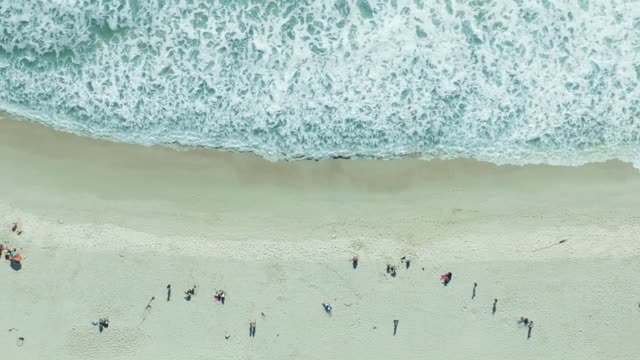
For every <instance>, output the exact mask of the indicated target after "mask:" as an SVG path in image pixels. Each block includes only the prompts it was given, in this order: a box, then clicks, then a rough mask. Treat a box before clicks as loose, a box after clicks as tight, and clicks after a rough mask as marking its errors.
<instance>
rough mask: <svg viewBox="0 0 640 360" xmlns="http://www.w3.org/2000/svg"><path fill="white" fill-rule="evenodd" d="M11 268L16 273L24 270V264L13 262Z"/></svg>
mask: <svg viewBox="0 0 640 360" xmlns="http://www.w3.org/2000/svg"><path fill="white" fill-rule="evenodd" d="M11 268H12V269H13V270H15V271H19V270H20V269H22V263H21V262H20V261H18V260H11Z"/></svg>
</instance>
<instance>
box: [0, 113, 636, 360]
mask: <svg viewBox="0 0 640 360" xmlns="http://www.w3.org/2000/svg"><path fill="white" fill-rule="evenodd" d="M1 117H2V118H1V119H0V168H1V169H2V172H1V173H0V225H1V227H0V241H2V242H7V243H9V244H10V245H11V246H15V247H18V248H20V249H21V250H20V252H21V253H22V254H23V255H24V257H25V260H24V261H23V264H24V266H23V269H22V270H21V271H19V272H15V271H13V270H12V269H11V268H10V267H9V264H8V262H6V261H4V260H2V261H0V289H1V290H0V308H1V309H2V311H1V312H0V326H1V328H0V348H2V349H3V358H5V357H6V358H7V359H17V358H20V359H190V360H191V359H213V358H217V359H447V360H449V359H451V360H453V359H476V360H477V359H513V358H518V359H581V360H584V359H638V357H639V356H640V355H639V354H640V340H638V334H639V333H640V307H639V303H640V282H639V281H638V280H637V276H638V273H639V270H640V261H639V255H640V241H638V235H639V232H640V225H639V224H640V221H639V220H640V200H639V198H638V194H639V193H640V173H638V171H637V170H636V169H634V168H632V167H631V166H629V165H626V164H621V163H616V162H610V163H606V164H597V165H589V166H583V167H576V168H569V167H549V166H525V167H514V166H502V167H498V166H494V165H489V164H484V163H478V162H475V161H467V160H460V161H443V162H424V161H415V160H394V161H364V160H332V161H320V162H312V161H305V162H292V163H272V162H268V161H265V160H262V159H260V158H257V157H255V156H253V155H250V154H228V153H221V152H217V151H210V150H192V151H175V150H172V149H169V148H162V147H152V148H146V147H141V146H133V145H126V144H115V143H111V142H107V141H100V140H94V139H87V138H81V137H77V136H73V135H70V134H65V133H59V132H55V131H53V130H50V129H46V128H43V127H40V126H37V125H33V124H30V123H26V122H18V121H15V120H13V119H10V118H9V117H8V116H6V115H3V116H1ZM14 221H19V222H20V224H21V225H22V227H23V229H24V234H23V235H21V236H16V235H15V234H13V233H11V231H10V224H11V223H12V222H14ZM563 239H566V242H564V243H562V244H559V245H556V246H551V247H548V248H545V247H547V246H549V245H552V244H555V243H558V242H559V241H560V240H563ZM538 249H540V250H538ZM354 254H358V255H359V256H360V259H361V260H360V266H359V267H358V269H357V270H353V269H352V268H351V263H350V262H349V259H350V258H351V256H353V255H354ZM402 256H410V257H411V259H412V264H411V268H410V269H408V270H406V269H404V268H402V267H400V269H399V271H398V276H397V277H396V278H391V277H390V276H388V275H386V274H385V271H384V270H385V266H386V264H387V263H394V264H399V259H400V257H402ZM423 268H424V270H423ZM447 271H451V272H453V275H454V276H453V281H452V282H451V284H450V285H449V286H448V287H443V286H442V285H441V284H440V282H439V277H440V274H442V273H444V272H447ZM474 282H477V283H478V289H477V296H476V297H475V299H471V295H472V289H473V283H474ZM167 284H171V285H172V289H173V294H172V299H171V301H170V302H167V301H166V285H167ZM194 284H196V285H197V293H196V296H195V297H194V298H193V299H192V301H190V302H187V301H185V300H184V299H183V298H182V296H183V294H182V293H183V292H184V291H185V290H187V289H188V288H190V287H191V286H193V285H194ZM215 289H225V290H226V291H227V292H228V296H227V302H226V304H225V305H221V304H219V303H217V302H215V301H214V300H213V299H212V296H213V294H214V292H215ZM152 296H155V300H154V301H153V302H152V304H151V305H152V307H151V310H150V311H145V306H146V305H147V303H148V302H149V299H150V298H151V297H152ZM494 298H498V299H499V301H498V305H497V311H496V313H495V315H492V311H491V308H492V304H493V299H494ZM323 301H330V302H331V303H332V304H333V305H334V311H333V316H327V315H326V314H325V313H324V311H323V309H322V307H321V305H320V304H321V303H322V302H323ZM261 313H264V314H265V315H266V317H262V316H261ZM102 316H108V317H109V319H110V327H109V328H108V329H106V330H105V331H104V332H103V333H102V334H100V333H99V332H98V329H97V328H96V327H95V326H93V325H92V324H91V322H92V321H96V320H97V319H98V318H99V317H102ZM520 316H526V317H529V318H530V319H532V320H533V321H534V322H535V327H534V329H533V332H532V337H531V339H529V340H527V332H526V330H525V329H524V328H522V327H519V326H518V325H517V324H516V321H517V320H518V319H519V317H520ZM145 317H146V320H144V321H143V318H145ZM253 319H256V320H257V329H256V330H257V331H256V337H255V338H249V336H248V334H249V321H250V320H253ZM394 319H398V320H399V321H400V322H399V327H398V333H397V335H396V336H393V320H394ZM11 328H17V329H18V330H13V331H8V330H9V329H11ZM226 333H228V334H230V335H231V337H230V338H229V339H228V340H226V339H225V334H226ZM18 337H24V338H25V340H24V343H23V345H22V346H21V347H18V346H17V345H16V340H17V338H18Z"/></svg>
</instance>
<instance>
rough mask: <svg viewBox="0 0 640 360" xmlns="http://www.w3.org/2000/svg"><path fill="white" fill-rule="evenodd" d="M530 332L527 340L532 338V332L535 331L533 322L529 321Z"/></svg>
mask: <svg viewBox="0 0 640 360" xmlns="http://www.w3.org/2000/svg"><path fill="white" fill-rule="evenodd" d="M528 327H529V330H527V340H529V339H530V338H531V330H533V321H529V326H528Z"/></svg>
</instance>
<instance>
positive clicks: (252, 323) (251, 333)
mask: <svg viewBox="0 0 640 360" xmlns="http://www.w3.org/2000/svg"><path fill="white" fill-rule="evenodd" d="M249 337H256V321H255V320H253V321H250V322H249Z"/></svg>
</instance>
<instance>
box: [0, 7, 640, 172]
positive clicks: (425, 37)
mask: <svg viewBox="0 0 640 360" xmlns="http://www.w3.org/2000/svg"><path fill="white" fill-rule="evenodd" d="M639 83H640V2H638V1H631V0H626V1H625V0H606V1H605V0H599V1H594V0H572V1H569V0H555V1H551V0H404V1H403V0H384V1H382V0H332V1H323V0H273V1H271V0H260V1H258V0H216V1H214V0H175V1H173V0H144V1H143V0H20V1H17V0H0V109H4V110H6V111H9V112H12V113H15V114H18V115H23V116H27V117H29V118H31V119H34V120H35V121H38V122H41V123H43V124H45V125H47V126H51V127H54V128H58V129H63V130H67V131H70V132H74V133H78V134H82V135H90V136H95V137H102V138H110V139H113V140H116V141H123V142H131V143H141V144H147V145H151V144H180V145H188V146H204V147H213V148H223V149H227V150H231V151H251V152H255V153H257V154H259V155H261V156H264V157H266V158H268V159H272V160H277V159H297V158H327V157H365V158H395V157H403V156H413V157H421V158H429V159H430V158H452V157H471V158H476V159H480V160H486V161H492V162H496V163H501V164H502V163H515V164H524V163H552V164H581V163H584V162H589V161H601V160H606V159H612V158H616V159H622V160H625V161H632V162H635V163H640V87H639Z"/></svg>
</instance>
